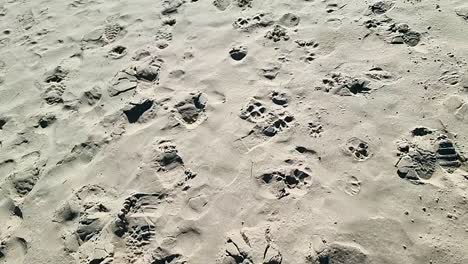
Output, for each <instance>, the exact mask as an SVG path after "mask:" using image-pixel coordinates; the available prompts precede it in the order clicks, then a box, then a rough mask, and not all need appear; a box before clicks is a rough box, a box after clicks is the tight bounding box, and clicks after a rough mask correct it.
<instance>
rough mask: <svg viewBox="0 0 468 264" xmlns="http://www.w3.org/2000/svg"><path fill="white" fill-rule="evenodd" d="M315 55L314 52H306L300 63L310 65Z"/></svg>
mask: <svg viewBox="0 0 468 264" xmlns="http://www.w3.org/2000/svg"><path fill="white" fill-rule="evenodd" d="M316 56H317V54H315V52H312V51H309V52H306V55H305V56H303V57H302V58H301V60H302V61H304V62H306V63H312V62H313V61H314V60H315V59H316Z"/></svg>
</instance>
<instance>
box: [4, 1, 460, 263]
mask: <svg viewBox="0 0 468 264" xmlns="http://www.w3.org/2000/svg"><path fill="white" fill-rule="evenodd" d="M85 2H86V1H74V2H73V3H71V4H70V6H71V7H72V8H78V7H79V6H81V5H85V4H87V3H85ZM193 2H196V1H193ZM254 3H255V1H252V0H232V1H231V0H215V1H213V5H214V6H215V7H216V8H217V9H218V10H220V11H224V10H226V9H228V8H240V9H241V10H246V9H250V8H252V6H253V4H254ZM185 4H187V3H186V2H185V1H178V0H175V1H163V2H162V6H163V10H162V11H161V14H162V15H163V16H164V17H165V18H164V20H163V22H162V25H161V27H160V29H159V30H158V32H157V33H156V34H155V36H154V39H155V42H156V44H155V47H156V48H157V49H160V50H162V49H165V48H167V47H168V46H169V45H170V42H171V40H172V27H173V26H174V25H175V24H176V23H177V22H176V18H174V17H175V16H176V15H177V13H178V12H179V10H180V9H182V8H184V5H185ZM394 5H395V2H394V1H390V0H379V1H376V2H374V3H373V4H371V5H370V6H369V9H368V12H367V14H366V15H365V17H366V18H365V20H364V22H363V26H364V27H365V28H367V29H368V30H369V34H376V35H377V36H379V37H380V38H381V39H382V40H384V41H385V42H387V43H390V44H406V45H408V46H410V47H414V46H417V45H418V44H419V43H420V42H421V41H422V39H423V36H424V34H423V33H420V32H417V31H415V30H413V29H412V28H411V27H410V25H408V24H406V23H401V22H397V21H395V20H394V19H392V18H390V17H389V16H387V13H388V12H389V11H390V10H392V9H393V7H394ZM341 8H343V6H340V5H338V4H335V3H329V4H327V7H326V12H327V13H330V14H331V13H335V12H338V11H339V10H340V9H341ZM6 12H7V10H6V9H1V8H0V15H1V14H4V13H6ZM456 12H457V14H458V15H459V16H461V17H462V18H465V17H466V15H465V13H464V12H463V10H461V9H460V10H457V11H456ZM36 19H37V18H36V17H35V15H34V14H33V13H32V12H31V11H29V12H26V13H24V14H22V15H20V16H18V17H17V20H18V23H19V25H20V26H21V28H22V29H23V30H26V31H27V30H30V29H32V28H33V27H34V26H35V20H36ZM465 20H466V19H465ZM300 23H301V18H300V17H298V16H297V15H295V14H293V13H286V14H284V15H282V16H280V17H274V16H273V15H272V14H271V13H266V12H259V13H256V14H254V15H245V16H244V15H243V16H242V17H239V18H238V19H236V20H235V21H234V22H233V24H232V27H233V29H234V30H238V31H241V32H244V33H256V34H259V35H260V36H262V37H263V38H264V39H265V40H267V41H269V42H271V43H273V44H274V43H277V42H288V41H289V42H292V43H295V45H296V46H297V48H299V49H302V50H303V51H304V56H303V57H301V58H300V60H302V61H304V62H306V63H312V62H314V61H315V60H316V59H317V56H318V55H317V50H318V49H319V48H320V45H319V43H318V42H316V41H313V40H301V39H294V33H293V32H294V31H293V30H292V28H295V27H297V26H298V25H300ZM127 33H128V32H127V29H126V27H125V26H124V25H122V24H120V23H117V22H114V21H108V22H107V23H106V24H105V25H103V26H101V27H99V28H96V29H95V30H93V31H92V32H89V33H88V34H86V35H85V36H83V38H82V40H81V46H82V48H83V49H84V50H87V49H98V48H106V49H108V53H107V56H108V58H110V59H113V60H119V59H121V58H123V57H125V56H127V55H128V54H132V53H133V57H132V61H131V63H130V65H127V66H125V67H123V68H122V69H121V70H120V71H118V72H116V74H115V76H114V77H113V78H112V79H111V80H109V82H108V85H107V89H104V91H107V95H108V96H109V97H110V98H111V99H113V100H116V101H117V100H118V99H119V98H121V97H125V96H128V97H129V98H131V100H129V101H125V105H124V106H123V107H122V108H121V109H120V112H121V116H122V117H125V118H126V121H127V122H128V124H135V123H139V122H140V123H142V122H145V121H147V120H148V119H151V118H153V117H154V115H155V114H154V112H156V111H157V109H158V108H159V107H161V106H162V105H161V104H160V102H158V101H156V99H154V98H152V97H145V98H143V99H140V100H136V101H135V99H134V97H135V96H138V95H139V94H140V93H141V91H142V90H144V89H146V88H148V87H154V86H157V85H158V83H159V81H160V76H161V71H163V70H165V68H164V66H165V62H164V60H162V59H160V58H159V57H158V56H156V55H154V54H155V52H154V51H152V50H138V51H130V50H128V49H127V47H125V46H123V45H120V44H118V45H114V46H113V44H114V43H117V42H118V41H119V39H121V38H123V37H124V36H125V35H126V34H127ZM228 55H229V56H230V57H231V58H232V59H233V60H235V61H238V62H239V63H242V60H243V59H244V58H245V57H246V56H248V47H246V46H238V47H234V48H232V49H231V50H230V51H229V52H228ZM5 68H6V65H5V63H4V62H3V61H0V85H1V84H2V80H3V75H4V73H5V70H4V69H5ZM71 71H72V70H71V69H68V68H66V67H63V66H60V65H59V66H57V67H55V68H53V69H52V70H50V71H47V72H46V73H45V76H44V78H43V79H41V80H39V81H38V86H39V87H40V90H41V96H42V99H43V102H44V103H45V104H46V105H47V106H50V107H53V106H57V105H59V106H60V105H65V104H66V103H67V102H66V99H65V98H64V95H65V93H66V91H67V90H68V89H70V88H69V87H67V81H68V79H69V78H70V75H71V74H72V72H71ZM278 72H279V69H278V68H277V67H270V68H268V67H266V68H265V69H262V75H263V76H264V77H265V78H266V79H268V80H275V78H276V76H277V75H278ZM446 76H448V77H446V78H445V79H443V80H442V81H444V82H446V83H449V84H453V85H454V84H457V83H458V81H456V82H455V81H453V80H454V79H456V80H458V79H459V78H458V76H455V77H454V76H450V74H447V75H446ZM398 78H399V76H395V75H394V74H393V73H391V72H388V71H386V70H385V69H383V68H380V67H374V68H371V69H369V71H367V72H363V73H360V74H352V73H346V72H339V71H337V72H330V73H329V74H328V75H326V76H323V78H322V79H321V80H320V81H319V83H318V84H317V85H316V87H315V89H316V90H319V91H324V92H326V93H331V94H334V95H338V96H366V95H368V94H370V93H372V92H374V91H375V90H377V89H380V88H382V87H384V86H385V84H389V83H392V82H394V81H396V80H398ZM102 96H103V91H102V89H101V88H100V87H92V88H90V89H89V90H88V91H86V92H84V93H83V94H82V96H81V98H79V101H80V102H81V103H83V104H86V105H88V106H95V105H96V104H97V103H98V102H99V101H100V100H101V98H102ZM208 103H209V101H208V99H207V97H206V95H205V94H204V93H203V92H200V91H194V92H188V93H185V95H184V97H183V98H182V99H181V100H180V101H178V102H171V105H170V107H169V108H170V110H169V111H168V112H170V113H171V114H172V115H173V117H174V118H175V119H176V120H177V122H178V124H180V125H181V126H182V127H184V128H187V129H196V128H197V127H198V126H199V125H201V124H202V123H203V122H204V121H206V120H207V118H208V115H209V113H208V112H207V110H208ZM293 103H294V102H292V100H291V98H290V97H289V96H288V94H287V93H286V92H282V91H272V92H271V93H270V95H269V97H268V98H259V99H258V98H251V99H250V100H249V101H248V102H247V103H246V105H244V106H243V107H242V109H241V110H240V113H239V117H240V118H241V119H242V120H245V121H246V122H247V123H248V124H249V125H251V127H252V129H251V134H249V135H248V136H252V135H253V136H255V137H258V138H261V141H266V140H268V139H270V138H273V137H276V136H279V135H281V134H283V133H290V132H291V130H292V129H293V127H294V126H297V125H301V124H297V123H296V119H295V117H294V113H293V112H292V110H291V109H292V107H290V105H291V104H293ZM151 114H154V115H151ZM145 117H146V119H145ZM56 121H57V120H56V117H55V116H53V115H44V116H42V117H41V118H40V119H39V120H38V124H37V126H36V128H42V129H45V128H47V127H49V126H51V125H53V123H54V122H56ZM7 125H8V120H7V119H1V120H0V130H3V127H4V126H7ZM306 126H307V129H308V131H309V133H310V136H311V137H313V138H318V137H320V136H321V135H322V133H324V131H325V130H326V128H324V126H323V125H322V124H321V123H320V122H317V121H314V122H309V123H308V124H307V125H306ZM421 138H422V140H423V141H426V142H429V143H428V144H426V145H424V146H422V145H421V144H420V141H421ZM108 143H109V142H107V141H106V140H94V139H90V140H88V141H86V142H83V143H81V144H77V145H75V146H72V148H71V150H70V152H69V153H68V154H67V155H66V156H65V157H64V159H63V160H62V161H60V162H58V164H57V165H61V164H65V163H68V162H72V161H74V160H80V161H84V162H91V161H92V160H93V158H94V157H95V156H96V155H97V154H98V153H99V151H100V150H101V149H102V148H104V147H105V146H106V145H107V144H108ZM18 144H21V143H18ZM427 145H429V146H431V147H429V148H427V147H426V146H427ZM341 148H342V150H343V152H344V153H345V154H346V155H348V156H351V158H352V160H354V161H357V162H364V161H366V160H368V159H370V158H372V157H373V155H374V153H373V149H372V145H371V144H369V143H368V142H366V141H365V140H363V139H360V138H357V137H352V138H349V139H347V140H346V142H345V144H343V145H342V146H341ZM396 150H397V155H396V156H397V157H396V159H397V163H396V165H395V167H396V168H395V169H396V173H395V174H396V175H398V176H399V177H400V178H402V179H404V180H408V181H410V182H412V183H414V184H424V183H425V182H426V181H429V180H430V179H431V177H432V176H433V174H434V173H435V172H436V171H437V170H438V169H442V170H444V171H446V172H448V173H453V172H454V171H455V170H456V169H458V168H462V167H464V166H466V161H467V160H466V157H465V156H464V154H463V152H462V151H461V149H460V148H459V147H458V146H457V144H456V139H455V138H453V137H452V136H450V135H448V134H447V133H446V132H444V131H437V130H433V129H429V128H425V127H418V128H415V129H414V130H413V131H411V132H410V135H409V136H407V137H404V138H403V139H401V140H400V141H398V142H397V144H396ZM304 151H305V150H304V149H302V148H299V149H298V152H301V153H303V152H304ZM31 155H32V156H36V155H37V156H38V158H37V159H33V160H34V162H26V163H28V164H26V165H24V167H18V169H17V170H14V171H13V172H12V173H11V174H10V175H8V177H6V179H7V180H8V183H9V184H10V187H11V190H12V191H14V194H11V196H12V197H15V199H14V200H13V199H11V201H10V203H11V206H10V210H11V214H12V215H13V216H15V217H17V218H19V219H21V218H23V215H22V214H23V212H22V211H21V201H22V199H25V198H27V196H28V195H29V194H30V193H31V192H33V190H34V188H35V185H36V184H37V182H38V181H39V180H40V179H41V177H42V174H43V168H44V167H45V166H46V164H47V160H46V159H44V158H42V157H40V156H41V154H40V152H38V154H31ZM16 162H17V161H16V160H5V161H3V162H2V163H1V166H4V165H5V164H7V165H8V164H9V163H16ZM7 165H5V166H7ZM144 166H147V167H149V168H150V169H151V170H154V171H155V172H157V173H166V174H170V173H174V172H175V171H177V174H178V175H179V176H182V178H181V179H180V180H178V181H176V183H175V184H173V185H172V187H174V188H177V187H181V189H182V190H188V189H189V188H190V181H191V180H193V179H194V178H195V177H196V173H194V172H192V171H191V170H190V169H188V168H186V167H185V164H184V160H183V159H182V156H181V154H180V153H179V151H178V149H177V147H176V145H175V143H174V142H172V141H171V140H158V141H156V142H154V144H153V146H152V148H151V151H150V154H147V156H146V157H145V158H144V161H143V162H142V167H144ZM180 171H182V173H180ZM312 174H313V169H312V168H310V167H309V166H308V165H307V164H306V162H303V161H300V160H295V159H289V160H285V161H284V164H282V166H280V167H279V168H276V169H271V170H265V171H262V172H260V173H258V174H257V175H256V176H254V177H255V180H256V181H257V183H258V184H259V186H260V188H266V189H267V190H268V192H270V193H271V194H272V195H273V196H274V197H275V198H276V199H283V198H286V197H288V196H296V197H297V196H301V195H303V194H304V192H306V189H307V186H308V185H310V182H311V181H312ZM348 180H349V182H350V184H351V187H349V188H347V189H346V190H345V192H347V193H348V194H349V195H352V196H354V195H357V194H359V191H360V188H361V186H360V182H359V180H358V179H357V178H355V177H351V178H350V179H348ZM173 190H174V189H173ZM170 196H171V194H170V193H165V192H160V193H159V192H154V193H144V192H136V193H133V194H131V195H130V196H129V197H127V198H126V199H125V200H124V202H123V204H122V205H119V204H116V199H117V198H118V195H117V193H115V191H113V190H108V189H106V188H104V187H102V186H99V185H86V186H84V187H82V188H81V189H79V190H77V191H76V192H74V193H73V195H72V196H71V197H70V198H69V199H68V200H67V201H66V202H65V203H64V204H63V205H62V206H61V207H60V208H58V210H57V211H56V214H55V215H54V217H53V220H52V221H53V222H56V223H59V224H60V225H61V236H62V239H63V243H64V248H65V250H66V251H67V252H68V253H69V254H71V255H73V256H74V257H76V259H78V261H79V263H83V264H85V263H86V264H88V263H90V264H98V263H100V264H104V263H105V264H108V263H135V262H136V261H140V262H138V263H173V264H177V263H188V261H187V258H186V257H185V256H183V255H182V254H179V253H177V252H172V251H171V250H165V249H162V248H161V247H160V242H159V240H158V239H157V233H158V230H157V226H156V225H155V223H153V220H154V219H156V218H157V217H159V216H160V215H161V214H162V213H163V212H164V210H165V209H166V207H167V206H168V204H170V203H171V197H170ZM249 232H253V233H256V232H258V230H253V231H252V230H250V231H249V230H247V231H244V230H238V231H236V232H234V233H233V234H229V235H228V237H227V238H226V241H225V245H224V248H223V250H222V252H221V255H222V256H221V257H220V259H218V260H217V263H239V264H240V263H244V264H246V263H264V264H281V263H284V261H283V256H282V254H281V250H286V249H281V250H280V249H279V248H278V246H277V245H276V244H275V243H274V242H273V239H272V238H271V235H270V233H269V232H270V231H269V229H268V228H266V229H265V231H264V238H263V239H262V240H258V239H254V240H251V239H250V238H249V236H250V235H248V234H247V233H249ZM107 236H113V237H115V238H116V239H117V241H118V242H116V243H115V245H112V246H111V247H110V248H109V249H107V248H106V243H109V242H108V240H107V239H106V238H107ZM0 240H1V241H0V260H2V258H5V257H7V255H8V252H9V250H10V249H11V248H13V246H12V245H15V244H17V245H20V247H19V248H23V250H24V251H26V250H27V247H28V246H27V243H28V242H27V241H26V240H25V239H24V238H21V237H14V236H8V237H6V238H4V237H3V236H2V237H0ZM259 241H260V242H259ZM96 246H99V247H100V246H103V250H102V251H100V253H96V251H95V250H93V249H94V248H95V247H96ZM257 248H261V250H257ZM259 252H261V253H262V254H259ZM367 258H368V257H367V255H366V253H365V252H364V251H363V250H362V249H361V248H360V247H359V246H350V245H349V244H342V243H339V242H335V243H330V244H328V245H327V247H325V248H324V249H323V250H321V251H319V252H313V253H311V254H310V255H308V256H305V260H306V261H307V262H308V263H315V264H331V263H348V264H358V263H360V264H361V263H368V262H367V261H368V259H367Z"/></svg>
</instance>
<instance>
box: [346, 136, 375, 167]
mask: <svg viewBox="0 0 468 264" xmlns="http://www.w3.org/2000/svg"><path fill="white" fill-rule="evenodd" d="M345 150H346V151H347V152H348V153H349V154H351V155H352V156H353V157H354V159H356V160H358V161H365V160H367V159H368V158H370V156H371V152H370V150H369V144H368V143H367V142H365V141H363V140H361V139H359V138H356V137H353V138H350V139H349V140H348V141H347V142H346V145H345Z"/></svg>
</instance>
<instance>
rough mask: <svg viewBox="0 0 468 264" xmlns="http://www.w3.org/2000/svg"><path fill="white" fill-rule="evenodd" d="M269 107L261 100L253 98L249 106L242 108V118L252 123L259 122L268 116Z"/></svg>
mask: <svg viewBox="0 0 468 264" xmlns="http://www.w3.org/2000/svg"><path fill="white" fill-rule="evenodd" d="M266 112H267V109H266V107H265V106H263V104H262V103H261V102H260V101H257V100H255V99H252V100H251V101H250V102H249V103H248V104H247V106H245V107H244V108H243V109H242V110H241V114H240V118H242V119H244V120H247V121H249V122H252V123H257V122H259V121H261V120H263V119H264V118H265V116H266Z"/></svg>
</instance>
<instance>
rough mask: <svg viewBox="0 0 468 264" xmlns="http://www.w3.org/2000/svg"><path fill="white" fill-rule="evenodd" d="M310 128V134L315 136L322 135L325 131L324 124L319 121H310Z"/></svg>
mask: <svg viewBox="0 0 468 264" xmlns="http://www.w3.org/2000/svg"><path fill="white" fill-rule="evenodd" d="M307 126H308V128H309V134H310V135H311V136H312V137H314V138H318V137H321V136H322V132H323V126H322V124H320V123H318V122H309V123H308V124H307Z"/></svg>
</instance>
